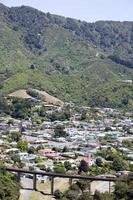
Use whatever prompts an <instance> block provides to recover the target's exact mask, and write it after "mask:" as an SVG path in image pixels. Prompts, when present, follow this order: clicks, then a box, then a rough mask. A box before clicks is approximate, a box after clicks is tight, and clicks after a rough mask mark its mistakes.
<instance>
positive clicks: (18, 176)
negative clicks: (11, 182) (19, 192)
mask: <svg viewBox="0 0 133 200" xmlns="http://www.w3.org/2000/svg"><path fill="white" fill-rule="evenodd" d="M20 175H21V173H20V172H18V173H17V178H18V182H19V183H20Z"/></svg>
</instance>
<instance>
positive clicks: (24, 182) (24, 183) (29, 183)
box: [20, 178, 33, 200]
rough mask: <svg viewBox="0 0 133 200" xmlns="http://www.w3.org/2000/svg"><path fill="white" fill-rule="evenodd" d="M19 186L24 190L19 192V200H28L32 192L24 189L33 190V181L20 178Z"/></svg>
mask: <svg viewBox="0 0 133 200" xmlns="http://www.w3.org/2000/svg"><path fill="white" fill-rule="evenodd" d="M21 185H22V187H23V188H24V189H21V190H20V193H21V199H20V200H29V197H30V195H31V193H32V190H26V188H28V189H32V188H33V180H32V179H29V178H21Z"/></svg>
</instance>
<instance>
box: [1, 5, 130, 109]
mask: <svg viewBox="0 0 133 200" xmlns="http://www.w3.org/2000/svg"><path fill="white" fill-rule="evenodd" d="M0 37H1V40H0V86H1V90H2V92H4V93H5V94H8V93H9V92H14V91H15V90H17V89H22V88H25V89H27V88H29V87H30V88H36V89H41V90H45V91H46V92H48V93H50V94H51V95H54V96H55V97H56V96H57V97H59V98H60V99H62V100H66V101H73V102H75V103H79V104H84V105H97V106H112V107H120V108H123V107H125V108H128V109H130V108H132V105H133V90H132V84H131V83H127V82H126V83H124V82H123V80H130V79H131V80H132V79H133V45H132V41H133V23H132V22H123V23H122V22H102V21H99V22H96V23H86V22H81V21H79V20H75V19H70V18H64V17H60V16H56V15H51V14H49V13H47V14H45V13H42V12H40V11H38V10H36V9H33V8H30V7H26V6H22V7H17V8H7V7H5V6H4V5H2V4H0ZM118 92H119V94H118ZM123 94H124V95H123ZM99 97H100V98H99ZM125 99H126V100H125Z"/></svg>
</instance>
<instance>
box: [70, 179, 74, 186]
mask: <svg viewBox="0 0 133 200" xmlns="http://www.w3.org/2000/svg"><path fill="white" fill-rule="evenodd" d="M72 183H73V179H72V178H69V186H71V185H72Z"/></svg>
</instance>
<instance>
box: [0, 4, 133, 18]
mask: <svg viewBox="0 0 133 200" xmlns="http://www.w3.org/2000/svg"><path fill="white" fill-rule="evenodd" d="M0 2H1V3H3V4H5V5H7V6H20V5H29V6H31V7H34V8H37V9H39V10H42V11H44V12H50V13H52V14H58V15H63V16H66V17H73V18H77V19H81V20H85V21H88V22H89V21H97V20H115V21H116V20H119V21H133V0H0Z"/></svg>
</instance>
